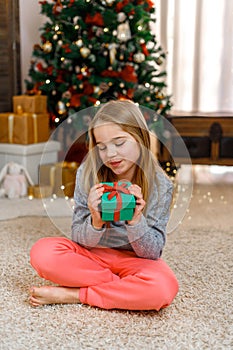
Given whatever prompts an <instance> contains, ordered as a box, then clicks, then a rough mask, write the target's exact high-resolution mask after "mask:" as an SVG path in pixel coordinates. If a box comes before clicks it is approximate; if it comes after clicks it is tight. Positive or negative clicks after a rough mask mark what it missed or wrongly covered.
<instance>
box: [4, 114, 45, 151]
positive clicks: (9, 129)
mask: <svg viewBox="0 0 233 350" xmlns="http://www.w3.org/2000/svg"><path fill="white" fill-rule="evenodd" d="M0 124H1V128H0V143H16V144H22V145H28V144H32V143H38V142H45V141H48V138H49V116H48V114H35V113H22V114H15V113H9V112H8V113H0Z"/></svg>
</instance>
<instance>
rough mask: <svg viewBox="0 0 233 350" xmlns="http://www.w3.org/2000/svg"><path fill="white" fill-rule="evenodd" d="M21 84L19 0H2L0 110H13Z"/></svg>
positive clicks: (0, 6) (0, 13)
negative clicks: (13, 101)
mask: <svg viewBox="0 0 233 350" xmlns="http://www.w3.org/2000/svg"><path fill="white" fill-rule="evenodd" d="M20 85H21V79H20V38H19V0H0V112H8V111H11V110H12V96H13V95H18V94H19V93H20V90H21V87H20Z"/></svg>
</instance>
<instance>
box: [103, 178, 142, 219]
mask: <svg viewBox="0 0 233 350" xmlns="http://www.w3.org/2000/svg"><path fill="white" fill-rule="evenodd" d="M103 185H104V193H103V195H102V197H101V217H102V220H103V221H129V220H131V219H132V217H133V214H134V208H135V206H136V201H135V197H134V196H133V195H132V194H130V192H129V190H128V187H129V186H130V185H131V183H130V182H129V181H119V182H103Z"/></svg>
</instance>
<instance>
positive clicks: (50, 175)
mask: <svg viewBox="0 0 233 350" xmlns="http://www.w3.org/2000/svg"><path fill="white" fill-rule="evenodd" d="M77 169H78V163H76V162H59V163H54V164H41V165H40V167H39V182H40V185H42V186H44V185H49V186H51V187H52V192H53V194H56V195H57V196H58V197H64V196H67V197H73V195H74V188H75V179H76V171H77Z"/></svg>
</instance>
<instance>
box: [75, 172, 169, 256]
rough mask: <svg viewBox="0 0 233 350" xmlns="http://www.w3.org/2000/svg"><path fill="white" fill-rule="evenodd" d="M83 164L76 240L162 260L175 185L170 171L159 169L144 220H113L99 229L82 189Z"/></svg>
mask: <svg viewBox="0 0 233 350" xmlns="http://www.w3.org/2000/svg"><path fill="white" fill-rule="evenodd" d="M82 170H83V165H81V166H80V167H79V169H78V171H77V175H76V186H75V192H74V200H75V208H74V213H73V222H72V240H73V241H74V242H76V243H78V244H80V245H82V246H84V247H86V248H87V249H91V248H93V247H108V248H113V249H125V250H131V251H134V252H135V253H136V255H137V256H138V257H141V258H147V259H153V260H155V259H158V258H159V257H160V256H161V254H162V250H163V247H164V245H165V239H166V226H167V222H168V219H169V212H170V204H171V200H172V191H173V186H172V183H171V181H170V180H169V178H168V177H167V176H166V174H165V173H164V172H163V171H162V170H161V169H160V168H158V171H157V172H156V175H155V182H154V186H153V188H151V191H150V197H149V200H148V202H147V210H146V214H145V215H142V217H141V220H140V222H139V223H138V224H137V225H135V226H132V225H127V223H126V222H125V221H118V222H110V225H109V226H110V227H109V228H108V227H106V226H103V228H102V229H101V230H96V229H94V228H93V226H92V224H91V214H90V211H89V209H88V206H87V198H88V195H87V193H85V192H84V191H83V190H82V184H81V178H82V176H81V174H82Z"/></svg>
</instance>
